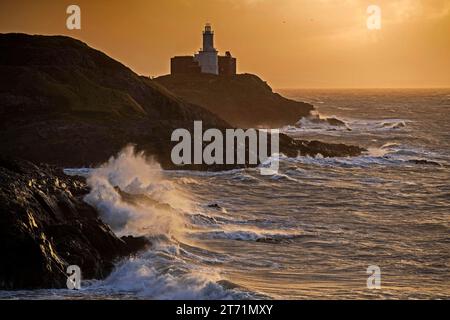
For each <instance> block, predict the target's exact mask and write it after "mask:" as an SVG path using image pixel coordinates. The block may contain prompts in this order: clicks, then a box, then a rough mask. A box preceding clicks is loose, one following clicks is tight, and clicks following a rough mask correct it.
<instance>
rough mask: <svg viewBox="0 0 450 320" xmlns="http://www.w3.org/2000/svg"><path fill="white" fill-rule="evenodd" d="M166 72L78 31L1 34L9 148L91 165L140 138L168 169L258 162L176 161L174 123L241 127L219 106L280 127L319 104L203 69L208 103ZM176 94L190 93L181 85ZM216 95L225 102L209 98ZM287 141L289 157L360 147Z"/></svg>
mask: <svg viewBox="0 0 450 320" xmlns="http://www.w3.org/2000/svg"><path fill="white" fill-rule="evenodd" d="M164 79H169V78H159V80H157V81H153V80H151V79H148V78H145V77H141V76H138V75H137V74H135V73H134V72H133V71H131V70H130V69H129V68H127V67H125V66H124V65H122V64H121V63H119V62H117V61H115V60H113V59H111V58H110V57H108V56H107V55H105V54H104V53H102V52H100V51H97V50H95V49H92V48H90V47H89V46H87V45H86V44H84V43H83V42H81V41H78V40H75V39H72V38H69V37H63V36H30V35H25V34H0V135H1V136H2V139H0V150H1V152H2V154H3V155H9V156H13V157H18V158H21V159H26V160H29V161H32V162H34V163H49V164H52V165H56V166H58V167H89V166H93V165H97V164H101V163H103V162H105V161H106V160H107V159H108V158H109V157H111V156H112V155H115V154H116V153H118V152H119V151H120V150H121V149H122V148H123V147H125V146H126V145H128V144H134V145H135V146H136V149H137V151H141V150H143V151H145V152H146V154H147V155H151V156H153V157H154V158H156V160H157V161H158V162H159V163H160V164H161V166H162V167H163V168H164V169H191V170H228V169H234V168H240V167H245V166H246V165H248V164H246V165H214V166H208V165H185V166H176V165H174V164H173V163H172V160H171V151H172V148H173V146H174V145H175V144H176V143H177V142H172V141H171V134H172V132H173V130H174V129H178V128H185V129H188V130H189V131H190V132H193V123H194V120H202V122H203V124H202V125H203V129H204V130H206V129H208V128H217V129H220V130H224V129H225V128H233V126H232V125H230V124H228V123H227V122H226V121H224V120H222V119H221V118H219V116H217V115H216V114H215V113H212V112H211V110H212V111H213V112H216V113H217V114H219V115H230V116H231V115H232V116H233V119H242V121H250V120H251V121H250V122H242V123H239V122H235V124H239V125H242V126H244V127H246V126H249V125H251V126H253V125H256V124H258V126H261V127H272V126H275V127H279V126H281V125H283V124H287V123H292V122H295V121H297V120H298V119H299V118H300V117H302V116H304V115H307V114H309V112H310V111H311V110H312V109H313V107H312V106H311V105H309V104H303V103H300V102H296V101H292V100H289V99H285V98H283V97H281V96H279V95H278V94H275V93H273V92H272V90H271V89H270V87H269V86H268V85H267V84H266V83H264V82H263V81H262V80H261V79H259V78H258V77H256V76H253V75H237V76H235V77H216V76H211V77H210V75H201V76H200V78H199V80H198V81H197V80H195V81H194V80H192V81H194V82H195V83H194V84H192V86H193V88H196V87H197V89H198V90H194V91H195V92H194V91H193V92H192V94H193V95H194V93H195V96H196V97H197V96H198V99H199V101H196V102H198V103H202V104H201V105H200V106H198V105H194V104H193V103H191V102H186V101H185V100H183V99H181V98H179V97H177V96H176V95H175V94H174V93H172V92H170V91H169V90H168V89H167V88H166V87H164V86H163V85H161V83H163V82H164V83H165V80H164ZM177 81H178V80H177ZM180 81H181V80H180ZM205 81H206V82H205ZM177 83H178V82H176V83H175V84H176V87H177V86H178V84H177ZM168 87H169V88H171V87H170V86H168ZM189 90H191V89H189ZM208 90H212V91H211V92H210V91H208ZM222 90H223V92H222ZM220 92H222V94H221V93H220ZM175 93H177V94H180V93H179V90H175ZM181 96H182V97H183V95H182V94H181ZM203 100H205V101H203ZM213 100H214V101H217V105H216V106H215V107H214V108H217V109H214V108H212V107H211V106H210V105H209V102H208V101H213ZM206 108H208V109H210V111H208V110H206ZM213 109H214V110H213ZM219 109H220V110H219ZM225 119H228V118H227V117H225ZM282 140H283V141H282V142H281V143H280V150H281V152H283V153H285V154H289V155H290V154H295V155H298V154H308V155H315V154H317V153H319V152H320V153H321V154H322V155H324V156H341V155H354V154H355V153H356V152H355V151H356V150H358V149H357V148H356V147H351V146H350V147H347V146H344V145H339V146H337V145H327V144H325V143H319V142H296V141H294V140H292V139H291V138H289V137H287V136H283V137H282ZM346 151H349V153H348V154H345V152H346ZM37 197H38V196H37Z"/></svg>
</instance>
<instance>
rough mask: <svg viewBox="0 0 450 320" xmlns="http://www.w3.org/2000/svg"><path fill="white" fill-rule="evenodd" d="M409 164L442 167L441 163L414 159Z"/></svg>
mask: <svg viewBox="0 0 450 320" xmlns="http://www.w3.org/2000/svg"><path fill="white" fill-rule="evenodd" d="M408 163H412V164H420V165H429V166H437V167H442V164H440V163H439V162H436V161H431V160H425V159H412V160H408Z"/></svg>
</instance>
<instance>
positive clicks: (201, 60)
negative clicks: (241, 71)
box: [170, 23, 236, 76]
mask: <svg viewBox="0 0 450 320" xmlns="http://www.w3.org/2000/svg"><path fill="white" fill-rule="evenodd" d="M202 73H209V74H215V75H220V76H233V75H235V74H236V58H234V57H233V56H232V55H231V53H230V52H229V51H226V52H225V55H224V56H219V55H218V51H217V50H216V48H214V32H213V31H212V28H211V25H210V24H209V23H207V24H206V26H205V30H204V31H203V48H202V49H200V51H199V52H198V53H196V54H194V56H175V57H172V58H171V59H170V74H173V75H176V74H202Z"/></svg>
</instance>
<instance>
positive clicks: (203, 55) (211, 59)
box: [194, 51, 219, 74]
mask: <svg viewBox="0 0 450 320" xmlns="http://www.w3.org/2000/svg"><path fill="white" fill-rule="evenodd" d="M194 59H195V60H196V61H198V64H199V65H200V68H201V72H202V73H212V74H219V62H218V59H217V51H200V52H199V53H197V54H196V55H195V56H194Z"/></svg>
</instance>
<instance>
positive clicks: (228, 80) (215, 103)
mask: <svg viewBox="0 0 450 320" xmlns="http://www.w3.org/2000/svg"><path fill="white" fill-rule="evenodd" d="M155 81H156V82H158V83H160V84H161V85H163V86H164V87H166V88H167V89H169V90H170V91H172V92H173V93H174V94H176V95H177V96H179V97H181V98H183V99H184V100H186V101H188V102H191V103H193V104H197V105H200V106H202V107H204V108H205V109H208V110H209V111H211V112H213V113H215V114H216V115H218V116H219V117H220V118H222V119H224V120H225V121H227V122H228V123H230V124H232V125H233V126H235V127H239V128H280V127H282V126H285V125H293V124H295V123H296V122H297V121H298V120H299V119H300V118H302V117H305V116H308V115H309V113H310V111H312V110H313V109H314V107H313V106H312V105H310V104H308V103H304V102H298V101H293V100H290V99H287V98H284V97H282V96H281V95H279V94H278V93H275V92H273V91H272V88H270V87H269V85H268V84H267V83H266V82H264V81H263V80H261V79H260V78H259V77H258V76H256V75H253V74H237V75H234V76H217V75H212V74H198V75H195V74H194V75H187V74H186V75H183V74H179V75H166V76H162V77H158V78H156V79H155Z"/></svg>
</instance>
